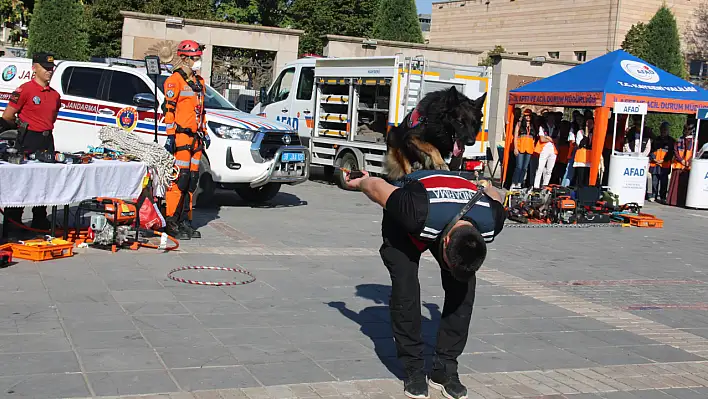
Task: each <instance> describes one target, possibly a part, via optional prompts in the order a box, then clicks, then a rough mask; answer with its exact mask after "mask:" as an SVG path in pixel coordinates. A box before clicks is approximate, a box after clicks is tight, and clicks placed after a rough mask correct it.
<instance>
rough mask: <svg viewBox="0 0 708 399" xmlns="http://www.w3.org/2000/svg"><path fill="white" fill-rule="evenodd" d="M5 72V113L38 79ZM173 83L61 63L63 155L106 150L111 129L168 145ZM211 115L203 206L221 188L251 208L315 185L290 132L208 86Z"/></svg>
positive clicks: (139, 69)
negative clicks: (102, 135)
mask: <svg viewBox="0 0 708 399" xmlns="http://www.w3.org/2000/svg"><path fill="white" fill-rule="evenodd" d="M0 68H2V70H3V80H4V82H3V83H2V84H0V91H1V92H0V96H1V97H0V100H1V102H0V107H2V108H3V109H4V108H5V107H6V106H7V101H6V99H7V98H8V97H9V95H10V93H11V92H12V91H13V90H14V88H16V87H18V86H19V85H20V84H22V83H24V82H26V81H29V80H30V79H32V72H31V68H32V64H31V60H30V59H25V58H2V59H0ZM13 71H14V72H13ZM167 77H169V73H163V74H162V75H159V76H157V80H156V81H155V80H154V75H148V74H147V73H146V71H145V69H144V62H142V61H134V60H122V59H105V60H104V61H103V62H74V61H58V62H57V66H56V68H55V70H54V75H53V76H52V80H51V81H50V86H51V87H52V88H54V89H55V90H57V91H58V92H59V94H60V95H61V109H60V111H59V115H58V118H57V121H56V124H55V128H54V141H55V147H56V150H57V151H61V152H79V151H86V150H87V148H88V146H100V144H101V143H100V140H99V139H98V131H99V130H100V129H101V128H102V127H103V126H117V127H119V128H121V129H124V130H126V131H131V132H134V133H137V134H138V135H139V137H141V139H143V140H145V141H148V142H149V141H153V140H155V139H157V141H158V142H159V143H161V144H164V143H165V141H166V134H165V131H166V130H165V124H164V116H163V115H162V107H161V105H162V103H163V102H164V93H163V87H164V82H165V80H166V79H167ZM155 107H157V110H158V111H157V114H156V113H155ZM205 108H206V111H207V115H206V120H207V128H208V133H209V136H210V138H211V144H210V146H209V148H208V149H206V150H205V153H204V157H203V161H202V162H201V164H200V178H199V189H198V190H197V195H196V196H195V197H196V199H195V201H199V203H200V204H207V203H208V202H209V200H210V199H211V197H212V195H213V193H214V190H215V189H216V188H217V187H219V188H224V189H233V190H235V191H236V192H237V193H238V194H239V195H240V196H241V197H243V199H245V200H246V201H251V202H261V201H267V200H269V199H271V198H273V197H274V196H275V195H276V194H277V193H278V191H279V189H280V186H281V185H282V184H288V185H294V184H299V183H302V182H304V181H306V180H307V179H308V177H309V163H310V153H309V150H308V149H307V148H306V147H304V146H302V145H301V142H300V138H299V136H298V135H297V132H296V131H294V130H293V129H291V128H290V127H289V126H288V125H286V124H283V123H279V122H277V121H276V122H273V121H268V120H266V119H264V118H261V117H258V116H255V115H250V114H247V113H245V112H242V111H240V110H238V109H237V108H236V107H234V106H233V105H232V104H231V103H229V102H228V100H226V99H225V98H224V97H223V96H221V95H220V94H219V93H217V92H216V91H215V90H214V89H213V88H211V87H210V86H208V85H207V87H206V98H205ZM156 118H157V133H156V132H155V119H156ZM200 197H201V198H200Z"/></svg>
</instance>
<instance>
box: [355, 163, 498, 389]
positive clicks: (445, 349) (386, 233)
mask: <svg viewBox="0 0 708 399" xmlns="http://www.w3.org/2000/svg"><path fill="white" fill-rule="evenodd" d="M349 177H350V176H349V174H347V185H348V186H349V187H351V188H356V189H359V190H361V191H363V192H364V193H365V194H366V195H367V196H368V197H369V199H371V200H372V201H374V202H376V203H377V204H379V205H381V206H382V207H383V208H384V216H383V223H382V236H383V245H381V249H380V251H379V252H380V254H381V259H382V260H383V263H384V265H386V267H387V268H388V271H389V274H390V276H391V286H392V287H391V302H390V304H389V308H390V312H391V327H392V329H393V336H394V339H395V341H396V350H397V353H398V358H399V359H400V360H401V362H402V363H403V366H404V369H405V372H406V376H407V379H406V381H405V384H404V390H405V391H404V393H405V395H406V396H408V397H410V398H427V397H428V384H429V385H430V386H431V387H433V388H435V389H440V390H442V392H443V394H444V396H445V397H446V398H451V399H461V398H466V397H467V388H466V387H465V386H464V385H462V383H461V382H460V379H459V375H458V367H457V366H458V363H457V358H458V357H459V356H460V354H461V353H462V351H463V350H464V348H465V345H466V343H467V335H468V330H469V325H470V319H471V316H472V306H473V304H474V296H475V288H476V278H475V273H476V272H477V270H479V268H480V267H481V266H482V263H483V262H484V259H485V257H486V255H487V244H488V243H491V242H492V241H494V237H495V236H496V235H497V234H499V233H500V232H501V230H502V228H503V226H504V220H505V218H506V213H505V211H504V208H503V206H502V198H501V196H500V194H499V193H498V192H497V191H496V189H494V188H493V187H488V188H486V189H484V188H478V187H477V185H475V184H474V183H472V182H471V181H468V180H467V179H465V178H463V177H460V176H458V175H457V174H456V173H455V172H448V171H437V170H436V171H432V170H421V171H416V172H414V173H411V174H409V175H407V176H405V177H404V178H403V179H402V180H401V181H397V182H394V184H396V185H392V184H389V183H388V182H386V181H385V180H383V179H380V178H375V177H369V175H368V174H367V173H366V172H364V177H362V178H358V179H352V180H350V179H349ZM426 250H430V252H431V253H432V254H433V256H434V257H435V259H436V260H437V262H438V264H439V266H440V274H441V277H442V286H443V290H444V291H445V304H444V305H443V311H442V318H441V321H440V326H439V329H438V337H437V344H436V348H435V355H434V358H433V369H432V372H431V373H430V375H429V377H427V376H426V372H425V362H424V359H423V347H424V344H423V339H422V337H421V313H420V308H421V301H420V283H419V281H418V267H419V263H420V258H421V255H422V253H423V252H425V251H426ZM426 379H427V381H426Z"/></svg>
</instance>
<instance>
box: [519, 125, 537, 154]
mask: <svg viewBox="0 0 708 399" xmlns="http://www.w3.org/2000/svg"><path fill="white" fill-rule="evenodd" d="M518 143H519V147H518V150H519V153H521V154H533V151H534V137H533V135H532V134H531V127H530V126H528V125H527V126H526V132H522V131H521V127H519V136H518Z"/></svg>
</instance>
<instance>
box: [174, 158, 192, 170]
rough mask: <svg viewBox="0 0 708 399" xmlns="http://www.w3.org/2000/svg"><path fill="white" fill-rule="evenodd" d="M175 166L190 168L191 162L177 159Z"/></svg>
mask: <svg viewBox="0 0 708 399" xmlns="http://www.w3.org/2000/svg"><path fill="white" fill-rule="evenodd" d="M175 165H177V166H181V167H183V168H188V167H189V162H187V161H180V160H179V159H175Z"/></svg>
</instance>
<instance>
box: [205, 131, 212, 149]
mask: <svg viewBox="0 0 708 399" xmlns="http://www.w3.org/2000/svg"><path fill="white" fill-rule="evenodd" d="M210 145H211V137H209V134H208V133H204V147H205V148H209V146H210Z"/></svg>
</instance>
